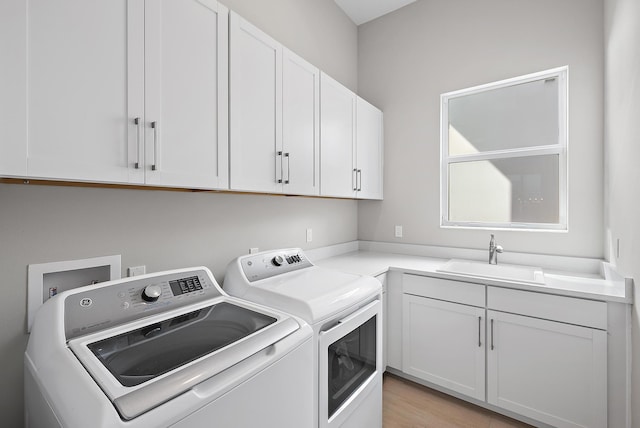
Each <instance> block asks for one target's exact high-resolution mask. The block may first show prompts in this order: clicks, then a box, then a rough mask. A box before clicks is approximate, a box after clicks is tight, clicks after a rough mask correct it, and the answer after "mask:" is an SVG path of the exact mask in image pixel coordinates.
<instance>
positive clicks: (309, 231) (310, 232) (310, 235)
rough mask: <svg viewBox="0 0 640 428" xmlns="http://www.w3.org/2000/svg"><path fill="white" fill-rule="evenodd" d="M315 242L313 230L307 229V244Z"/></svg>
mask: <svg viewBox="0 0 640 428" xmlns="http://www.w3.org/2000/svg"><path fill="white" fill-rule="evenodd" d="M311 241H313V229H311V228H309V229H307V242H311Z"/></svg>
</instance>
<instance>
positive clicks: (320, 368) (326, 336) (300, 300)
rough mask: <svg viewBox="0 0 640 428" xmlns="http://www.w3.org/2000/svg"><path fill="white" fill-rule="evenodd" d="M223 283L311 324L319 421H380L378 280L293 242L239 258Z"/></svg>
mask: <svg viewBox="0 0 640 428" xmlns="http://www.w3.org/2000/svg"><path fill="white" fill-rule="evenodd" d="M223 287H224V290H225V291H226V292H228V293H229V294H231V295H234V296H237V297H240V298H242V299H246V300H251V301H253V302H258V303H261V304H264V305H267V306H270V307H274V308H278V309H280V310H283V311H285V312H288V313H291V314H294V315H297V316H299V317H301V318H302V319H304V320H305V321H306V322H308V323H309V324H310V325H311V326H312V327H313V332H314V338H315V350H314V356H313V364H314V393H315V396H316V398H315V408H314V419H315V420H316V422H315V424H316V425H315V426H317V427H319V428H337V427H341V428H365V427H366V428H381V427H382V372H383V367H382V286H381V284H380V282H379V281H378V280H376V279H375V278H373V277H370V276H360V275H354V274H349V273H344V272H340V271H336V270H332V269H326V268H322V267H319V266H315V265H314V264H313V263H311V261H310V260H309V259H308V258H307V257H306V255H305V254H304V252H303V251H302V250H301V249H299V248H290V249H283V250H274V251H266V252H263V253H257V254H250V255H245V256H241V257H238V258H237V259H236V260H234V261H233V262H231V263H230V264H229V266H227V273H226V275H225V280H224V284H223ZM289 426H291V425H289Z"/></svg>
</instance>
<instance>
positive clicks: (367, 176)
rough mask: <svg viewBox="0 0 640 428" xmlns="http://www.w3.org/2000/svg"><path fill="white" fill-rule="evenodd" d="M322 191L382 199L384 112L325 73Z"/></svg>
mask: <svg viewBox="0 0 640 428" xmlns="http://www.w3.org/2000/svg"><path fill="white" fill-rule="evenodd" d="M320 87H321V97H320V99H321V120H320V123H321V125H320V129H321V131H320V138H321V152H322V156H321V167H320V173H321V175H320V176H321V189H320V190H321V194H322V195H323V196H337V197H347V198H360V199H382V170H383V166H382V158H383V133H382V112H381V111H380V110H379V109H377V108H376V107H374V106H372V105H371V104H369V103H368V102H366V101H365V100H363V99H362V98H360V97H358V96H357V95H356V94H354V93H353V92H351V91H350V90H349V89H347V88H346V87H344V86H342V85H341V84H340V83H338V82H336V81H335V80H333V79H331V78H330V77H328V76H327V75H326V74H324V73H323V74H322V80H321V85H320Z"/></svg>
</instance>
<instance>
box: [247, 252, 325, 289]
mask: <svg viewBox="0 0 640 428" xmlns="http://www.w3.org/2000/svg"><path fill="white" fill-rule="evenodd" d="M240 264H241V266H242V272H243V273H244V276H246V277H247V280H248V281H249V282H254V281H259V280H261V279H266V278H271V277H272V276H276V275H281V274H284V273H288V272H293V271H296V270H300V269H305V268H308V267H311V266H313V263H311V262H310V261H309V259H307V256H306V255H305V254H304V252H303V251H302V250H301V249H300V248H290V249H287V250H275V251H265V252H262V253H258V254H250V255H248V256H244V257H242V258H241V259H240Z"/></svg>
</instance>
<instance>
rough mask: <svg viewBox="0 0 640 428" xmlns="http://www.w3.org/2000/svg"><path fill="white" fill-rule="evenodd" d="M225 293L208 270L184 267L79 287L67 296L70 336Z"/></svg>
mask: <svg viewBox="0 0 640 428" xmlns="http://www.w3.org/2000/svg"><path fill="white" fill-rule="evenodd" d="M220 295H222V293H221V292H220V288H219V286H218V285H217V283H216V282H215V279H214V278H213V277H211V276H210V275H209V274H208V272H207V271H205V270H200V269H196V270H181V271H174V272H165V273H161V274H157V275H146V276H145V277H140V278H138V277H132V278H128V279H125V280H118V281H114V284H107V283H104V284H98V285H97V286H90V287H83V288H78V289H77V292H76V290H74V292H73V293H72V294H69V295H67V296H66V297H65V302H64V305H65V312H64V315H65V333H66V336H67V339H71V338H73V337H77V336H80V335H84V334H88V333H93V332H94V331H97V330H102V329H105V328H109V327H112V326H114V325H118V324H121V323H124V322H129V321H132V320H135V319H138V318H142V317H145V316H148V315H152V314H155V313H159V312H162V311H166V310H169V309H173V308H177V307H181V306H185V305H189V304H192V303H195V302H198V301H201V300H206V299H211V298H213V297H217V296H220Z"/></svg>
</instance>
